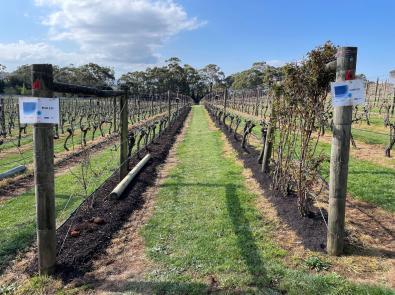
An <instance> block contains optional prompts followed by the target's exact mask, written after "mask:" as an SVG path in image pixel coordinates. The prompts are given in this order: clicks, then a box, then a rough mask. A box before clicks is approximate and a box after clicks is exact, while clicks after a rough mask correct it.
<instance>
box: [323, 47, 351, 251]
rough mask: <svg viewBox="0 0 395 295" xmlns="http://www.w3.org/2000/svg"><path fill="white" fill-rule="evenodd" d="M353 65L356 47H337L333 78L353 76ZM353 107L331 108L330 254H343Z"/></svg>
mask: <svg viewBox="0 0 395 295" xmlns="http://www.w3.org/2000/svg"><path fill="white" fill-rule="evenodd" d="M356 64H357V47H341V48H339V49H338V52H337V63H336V81H344V80H352V79H354V78H355V70H356ZM352 109H353V107H352V106H344V107H335V108H334V111H333V136H332V148H331V164H330V177H329V212H328V234H327V251H328V254H330V255H340V254H342V253H343V246H344V219H345V207H346V194H347V177H348V159H349V154H350V135H351V122H352Z"/></svg>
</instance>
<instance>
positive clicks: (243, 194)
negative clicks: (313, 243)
mask: <svg viewBox="0 0 395 295" xmlns="http://www.w3.org/2000/svg"><path fill="white" fill-rule="evenodd" d="M192 116H193V117H192V120H191V123H190V126H189V128H188V130H187V132H186V135H185V139H184V141H183V142H182V143H181V144H180V146H179V148H178V149H177V165H176V167H175V168H173V170H172V171H171V173H170V175H169V177H168V178H167V179H166V180H165V182H164V184H163V185H162V186H161V188H160V191H159V193H158V197H157V203H156V207H155V213H154V216H153V217H152V218H151V220H150V221H149V222H148V224H147V225H146V226H145V228H144V229H143V230H142V235H143V237H144V239H145V244H146V247H147V253H148V256H149V257H150V258H151V259H152V260H153V261H154V262H155V263H156V267H155V271H153V272H151V273H150V274H149V275H148V279H149V281H151V282H152V284H153V285H155V286H156V287H155V288H157V290H156V291H157V293H160V294H204V293H206V292H207V291H208V290H211V291H213V290H216V289H219V290H222V291H223V292H224V293H225V294H236V293H237V294H279V293H277V292H278V291H282V292H287V293H288V294H393V293H392V292H391V291H390V290H387V289H384V288H381V287H374V286H367V285H355V284H352V283H349V282H348V281H346V280H345V279H344V278H341V277H340V276H338V275H336V274H329V275H311V274H309V273H307V272H303V271H300V270H299V271H296V270H291V269H287V268H286V267H285V266H284V265H283V264H282V258H283V257H284V256H285V255H286V254H287V252H286V251H284V250H283V249H281V248H279V246H277V245H276V244H275V243H274V242H273V240H272V239H271V236H272V233H273V231H274V230H275V228H274V225H272V224H271V223H270V222H269V221H268V220H265V217H264V216H262V215H261V214H260V213H259V211H258V210H257V209H256V198H257V196H256V195H255V194H254V193H252V192H250V191H249V189H248V188H247V187H246V185H245V179H244V178H243V176H242V169H243V168H242V167H240V165H238V164H237V163H236V161H235V159H234V158H232V156H229V155H225V154H224V143H223V141H222V139H221V133H220V131H218V130H212V129H210V127H209V121H208V120H209V118H208V114H207V112H206V111H205V110H204V108H203V106H195V107H194V108H193V115H192Z"/></svg>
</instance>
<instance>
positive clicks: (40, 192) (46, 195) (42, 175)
mask: <svg viewBox="0 0 395 295" xmlns="http://www.w3.org/2000/svg"><path fill="white" fill-rule="evenodd" d="M32 85H33V88H32V95H33V96H35V97H52V96H53V92H52V85H53V70H52V65H48V64H35V65H32ZM53 138H54V133H53V124H34V126H33V152H34V183H35V195H36V213H37V246H38V270H39V273H40V275H48V274H52V273H53V272H54V270H55V262H56V219H55V218H56V216H55V214H56V213H55V177H54V143H53Z"/></svg>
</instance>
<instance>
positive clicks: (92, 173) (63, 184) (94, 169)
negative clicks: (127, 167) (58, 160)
mask: <svg viewBox="0 0 395 295" xmlns="http://www.w3.org/2000/svg"><path fill="white" fill-rule="evenodd" d="M118 154H119V151H113V150H112V149H111V148H107V149H106V150H104V151H102V152H100V153H98V154H95V155H93V156H91V169H90V170H89V173H88V174H87V179H88V181H89V185H88V187H87V190H86V193H85V191H84V189H83V186H82V184H81V183H80V181H79V180H80V179H81V175H82V173H81V165H78V166H76V167H74V168H72V169H71V171H72V173H70V172H69V171H66V172H65V173H64V174H62V175H59V176H57V177H56V178H55V193H56V198H55V199H56V212H57V222H58V223H60V222H62V221H63V220H65V219H66V218H67V217H68V216H69V215H70V213H71V212H73V211H74V210H75V208H77V207H78V206H79V205H80V204H81V202H82V201H83V200H84V198H85V196H87V195H90V194H91V193H92V192H93V191H94V190H95V189H96V188H97V187H98V186H99V185H100V184H101V183H102V182H103V181H104V180H105V179H106V178H108V177H109V176H110V175H111V174H112V172H113V171H114V168H116V167H117V165H118V160H117V159H118ZM35 210H36V209H35V196H34V190H30V191H28V192H26V193H24V194H22V195H20V196H18V197H14V198H12V199H9V200H7V201H5V202H2V203H0V271H1V270H2V269H3V268H4V266H5V265H6V264H7V263H8V262H9V261H10V259H12V258H13V257H14V256H15V254H16V253H17V252H18V251H20V250H23V249H25V248H26V247H27V246H28V245H29V244H30V243H31V242H32V241H33V240H34V238H35V234H36V223H35Z"/></svg>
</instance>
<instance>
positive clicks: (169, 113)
mask: <svg viewBox="0 0 395 295" xmlns="http://www.w3.org/2000/svg"><path fill="white" fill-rule="evenodd" d="M167 99H168V101H169V102H168V103H169V105H168V115H167V116H168V117H169V126H170V119H171V99H170V90H168V91H167Z"/></svg>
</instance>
